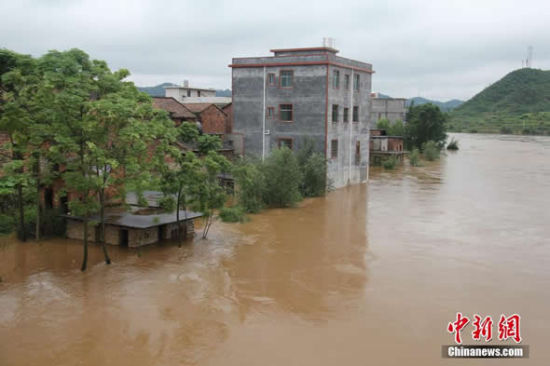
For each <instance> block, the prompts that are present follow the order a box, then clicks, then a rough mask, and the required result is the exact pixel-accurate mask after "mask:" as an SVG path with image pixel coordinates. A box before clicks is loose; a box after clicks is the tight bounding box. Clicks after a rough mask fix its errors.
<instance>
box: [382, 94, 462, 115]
mask: <svg viewBox="0 0 550 366" xmlns="http://www.w3.org/2000/svg"><path fill="white" fill-rule="evenodd" d="M378 98H392V97H390V96H389V95H386V94H382V93H378ZM412 103H414V105H421V104H426V103H432V104H435V105H436V106H438V107H439V108H440V109H441V110H442V111H443V112H449V111H451V110H453V109H455V108H456V107H458V106H459V105H461V104H462V103H464V102H463V101H462V100H458V99H451V100H449V101H447V102H440V101H438V100H431V99H426V98H423V97H414V98H410V99H407V102H406V105H407V107H410V105H411V104H412Z"/></svg>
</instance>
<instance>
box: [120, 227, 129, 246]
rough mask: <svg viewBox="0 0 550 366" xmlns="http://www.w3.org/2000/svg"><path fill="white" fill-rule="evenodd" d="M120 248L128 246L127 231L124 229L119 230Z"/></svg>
mask: <svg viewBox="0 0 550 366" xmlns="http://www.w3.org/2000/svg"><path fill="white" fill-rule="evenodd" d="M119 243H120V246H122V247H127V246H128V230H126V229H120V242H119Z"/></svg>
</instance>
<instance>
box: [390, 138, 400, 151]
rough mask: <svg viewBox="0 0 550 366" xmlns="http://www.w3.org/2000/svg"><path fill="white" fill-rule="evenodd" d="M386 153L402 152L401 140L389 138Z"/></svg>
mask: <svg viewBox="0 0 550 366" xmlns="http://www.w3.org/2000/svg"><path fill="white" fill-rule="evenodd" d="M388 151H403V139H396V138H391V137H390V138H389V139H388Z"/></svg>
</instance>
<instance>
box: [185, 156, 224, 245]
mask: <svg viewBox="0 0 550 366" xmlns="http://www.w3.org/2000/svg"><path fill="white" fill-rule="evenodd" d="M201 162H202V166H201V170H200V174H199V175H198V176H197V178H198V180H197V183H198V184H195V185H193V186H192V188H193V189H192V197H193V201H192V202H193V204H192V207H193V209H195V210H197V211H199V212H201V213H202V214H203V215H204V218H205V224H204V229H203V232H202V238H203V239H206V237H207V236H208V232H209V231H210V227H211V226H212V223H213V219H214V211H215V210H217V209H220V208H221V207H223V205H224V203H225V200H226V194H225V190H224V188H223V187H222V186H221V185H220V181H219V174H220V173H222V172H228V171H229V170H230V163H229V161H228V160H227V159H226V158H225V157H224V156H222V155H220V154H218V153H217V152H215V151H209V152H208V153H207V155H206V156H204V157H203V158H202V159H201Z"/></svg>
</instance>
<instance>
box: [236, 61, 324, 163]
mask: <svg viewBox="0 0 550 366" xmlns="http://www.w3.org/2000/svg"><path fill="white" fill-rule="evenodd" d="M281 70H292V71H293V87H292V88H281V87H280V86H279V75H280V71H281ZM265 73H266V74H269V73H274V74H275V78H276V80H275V85H274V86H269V85H266V88H265V93H266V102H265V107H266V108H265V109H264V107H263V105H264V103H263V93H264V69H263V68H237V69H233V121H234V122H233V123H234V125H233V132H234V133H235V134H237V135H242V136H243V137H244V151H245V153H246V154H247V155H256V156H259V157H261V156H262V123H263V118H264V114H267V108H268V107H272V108H273V110H274V115H273V118H268V117H267V115H266V117H265V131H266V132H267V131H269V134H266V135H265V155H266V156H268V155H269V153H270V152H271V150H272V149H274V148H276V147H277V146H278V142H279V139H281V138H289V139H291V140H292V144H293V149H299V148H300V146H302V144H303V141H304V139H305V138H310V139H313V140H314V141H315V144H316V146H317V150H318V151H319V152H324V143H325V139H324V136H325V100H326V87H325V85H326V66H295V67H266V70H265ZM266 78H267V76H266ZM280 104H292V105H293V121H292V122H283V121H281V120H280V111H279V106H280Z"/></svg>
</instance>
